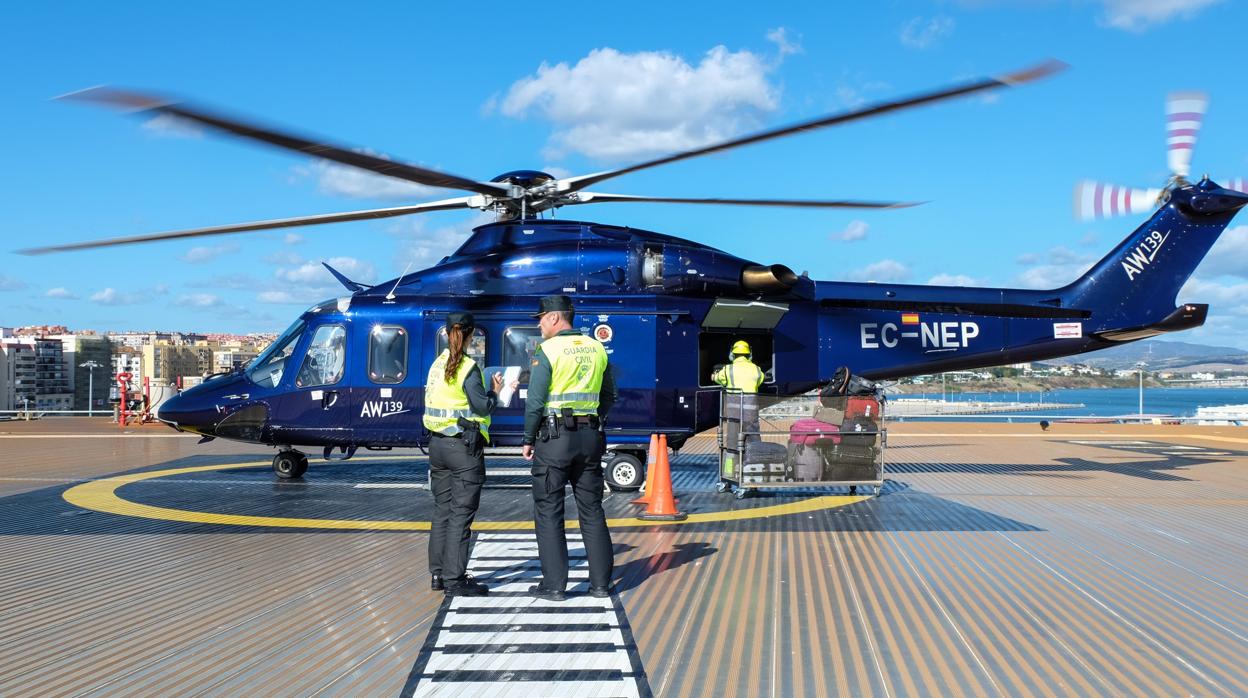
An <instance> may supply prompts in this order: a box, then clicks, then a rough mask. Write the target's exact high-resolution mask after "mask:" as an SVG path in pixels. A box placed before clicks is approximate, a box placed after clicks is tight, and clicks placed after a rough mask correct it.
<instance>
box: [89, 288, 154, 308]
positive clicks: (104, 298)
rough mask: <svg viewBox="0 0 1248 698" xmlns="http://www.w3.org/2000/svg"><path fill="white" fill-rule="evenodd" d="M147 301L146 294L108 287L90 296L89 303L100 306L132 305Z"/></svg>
mask: <svg viewBox="0 0 1248 698" xmlns="http://www.w3.org/2000/svg"><path fill="white" fill-rule="evenodd" d="M145 300H147V294H145V293H143V292H141V291H129V292H127V291H118V290H117V289H115V288H113V287H111V286H109V287H108V288H104V289H101V290H99V291H96V292H95V293H93V294H91V302H92V303H98V304H100V305H134V304H135V303H142V302H143V301H145Z"/></svg>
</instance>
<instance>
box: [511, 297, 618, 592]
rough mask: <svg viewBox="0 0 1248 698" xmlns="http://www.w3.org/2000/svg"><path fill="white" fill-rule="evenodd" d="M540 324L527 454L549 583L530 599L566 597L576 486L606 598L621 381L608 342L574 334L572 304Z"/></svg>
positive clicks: (551, 304) (544, 306)
mask: <svg viewBox="0 0 1248 698" xmlns="http://www.w3.org/2000/svg"><path fill="white" fill-rule="evenodd" d="M533 317H535V318H539V321H538V322H539V324H540V325H541V330H542V340H543V341H542V343H541V344H540V345H538V349H537V351H536V352H535V353H534V356H533V365H532V366H531V367H530V375H529V392H528V397H527V398H526V399H525V403H524V445H523V454H524V458H525V460H531V461H533V468H532V474H533V520H534V523H535V525H536V529H537V555H538V558H539V559H540V561H541V567H542V581H541V583H539V584H536V585H534V586H532V587H530V588H529V593H530V595H532V596H535V597H537V598H539V599H546V600H551V601H562V600H563V599H564V598H566V597H565V591H566V587H567V582H568V539H567V536H566V535H565V532H564V524H563V502H564V488H565V486H567V485H569V484H571V485H572V495H573V496H574V497H575V498H576V513H577V516H578V518H579V519H580V525H581V536H582V538H583V540H584V544H585V555H586V557H587V558H589V584H590V586H589V593H590V595H591V596H594V597H597V598H606V597H608V596H610V595H611V575H612V572H613V569H612V568H613V565H614V562H613V551H612V549H611V533H610V531H608V530H607V519H606V516H605V515H604V514H603V511H602V487H603V484H602V453H603V450H604V449H605V448H606V438H605V436H604V435H603V422H604V420H605V419H606V417H607V412H608V411H610V409H611V405H612V404H614V403H615V396H616V391H615V380H614V378H613V377H612V375H611V370H610V367H609V366H608V365H607V352H606V349H605V348H604V347H603V346H602V343H601V342H599V341H598V340H596V339H593V338H592V337H586V336H585V335H583V334H581V333H580V332H578V331H576V330H575V329H573V328H572V318H573V308H572V299H571V298H568V297H567V296H546V297H545V298H543V299H542V300H541V304H540V306H539V309H538V312H537V313H535V314H534V315H533Z"/></svg>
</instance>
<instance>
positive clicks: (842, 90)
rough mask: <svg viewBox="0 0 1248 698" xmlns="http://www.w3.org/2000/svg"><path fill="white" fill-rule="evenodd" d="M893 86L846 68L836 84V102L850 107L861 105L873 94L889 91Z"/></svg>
mask: <svg viewBox="0 0 1248 698" xmlns="http://www.w3.org/2000/svg"><path fill="white" fill-rule="evenodd" d="M891 87H892V86H891V85H889V84H888V83H887V82H882V81H880V80H871V79H868V78H866V77H864V76H863V75H861V74H858V73H851V72H850V71H848V70H845V71H842V72H841V77H840V79H839V80H838V82H837V85H836V102H837V103H838V104H840V105H841V106H843V107H848V108H850V109H853V108H855V107H861V106H862V105H864V104H866V103H867V100H868V99H869V98H870V97H871V96H873V95H876V94H879V93H882V92H887V91H888V90H889V89H890V88H891Z"/></svg>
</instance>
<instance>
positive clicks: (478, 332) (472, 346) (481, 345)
mask: <svg viewBox="0 0 1248 698" xmlns="http://www.w3.org/2000/svg"><path fill="white" fill-rule="evenodd" d="M434 341H435V343H436V346H437V353H438V354H439V355H441V354H442V352H443V351H444V350H445V349H446V347H447V341H446V328H445V327H439V328H438V336H437V338H436V339H435V340H434ZM485 347H486V344H485V330H483V329H481V328H480V327H476V328H473V330H472V339H470V340H468V350H467V351H466V352H465V353H467V354H468V356H470V357H472V360H473V361H476V362H477V365H478V366H480V367H481V370H482V371H484V370H485Z"/></svg>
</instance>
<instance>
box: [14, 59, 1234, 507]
mask: <svg viewBox="0 0 1248 698" xmlns="http://www.w3.org/2000/svg"><path fill="white" fill-rule="evenodd" d="M1059 68H1060V65H1056V64H1053V63H1046V64H1043V65H1040V66H1037V67H1034V68H1030V69H1028V70H1024V71H1019V72H1015V73H1011V74H1007V75H1003V76H999V77H992V78H986V79H982V80H978V81H974V82H970V83H966V84H962V85H958V86H955V87H952V88H948V89H942V90H937V91H933V92H929V93H925V94H920V95H917V96H913V97H908V98H905V99H899V100H895V101H890V102H883V103H879V104H875V105H871V106H868V107H865V108H862V109H857V110H853V111H850V112H846V113H841V114H836V115H833V116H828V117H823V118H819V119H814V120H810V121H806V122H803V123H799V124H795V125H791V126H786V127H783V128H777V129H773V130H769V131H764V132H761V133H756V134H752V135H749V136H745V137H742V138H738V139H735V140H731V141H726V142H723V143H718V144H715V145H712V146H708V147H704V148H698V149H694V150H689V151H686V152H682V153H678V154H675V155H670V156H667V157H663V158H659V159H656V160H651V161H648V162H643V163H640V164H636V165H632V166H629V167H624V168H621V169H616V170H611V171H607V172H600V173H596V174H590V175H583V176H573V177H567V178H563V179H560V178H556V177H553V176H551V175H549V174H546V173H543V172H537V171H532V170H518V171H513V172H508V173H506V174H503V175H500V176H498V177H495V178H494V179H493V180H491V181H489V182H482V181H477V180H473V179H469V178H464V177H458V176H455V175H450V174H446V173H444V172H438V171H435V170H430V169H427V168H423V167H418V166H414V165H409V164H404V163H401V162H396V161H391V160H386V159H382V158H379V157H375V156H372V155H368V154H365V153H361V152H357V151H353V150H351V149H349V148H345V147H341V146H335V145H330V144H326V143H324V142H320V141H317V140H312V139H307V138H302V137H298V136H292V135H290V134H288V133H284V132H279V131H276V130H272V129H269V128H264V127H259V126H256V125H254V124H250V123H247V122H245V121H241V120H238V119H234V118H228V117H225V116H221V115H219V114H216V113H212V112H209V111H206V110H203V109H199V108H196V107H192V106H188V105H186V104H184V103H175V102H169V101H165V100H161V99H157V98H153V97H150V96H146V95H142V94H136V93H132V92H122V91H117V90H112V89H103V88H96V89H92V90H89V91H86V92H82V93H76V94H74V95H71V97H73V98H76V99H81V100H88V101H91V102H96V103H104V104H107V105H111V106H118V107H123V108H127V109H130V110H134V111H139V112H143V113H153V112H155V113H159V114H166V115H170V116H174V117H178V118H181V119H187V120H191V121H194V122H196V123H198V124H201V125H204V126H207V127H210V128H212V129H216V130H219V131H222V132H225V133H228V134H232V135H235V136H238V137H242V138H246V139H249V140H253V141H259V142H262V143H266V144H270V145H274V146H278V147H281V148H285V149H289V150H294V151H297V152H302V153H305V154H308V155H311V156H314V157H318V158H323V159H327V160H332V161H335V162H338V163H342V164H346V165H351V166H354V167H359V168H362V169H365V170H369V171H371V172H375V173H378V174H382V175H387V176H391V177H396V178H399V179H403V180H407V181H411V182H418V183H421V184H425V185H430V186H436V187H444V188H452V189H460V190H463V191H467V192H471V194H470V195H468V196H462V197H458V198H452V199H444V200H440V201H432V202H426V203H418V204H414V205H410V206H399V207H393V208H384V209H372V210H365V211H353V212H348V213H336V214H325V215H317V216H307V217H299V218H287V219H281V220H270V221H261V222H253V223H245V224H239V225H227V226H219V227H211V228H199V229H194V230H184V231H175V232H166V233H157V234H151V235H142V236H134V237H126V238H113V239H107V240H97V241H89V242H81V243H74V244H68V245H60V246H55V247H45V248H38V249H34V250H26V251H25V252H28V253H44V252H53V251H65V250H75V249H88V248H96V247H103V246H111V245H124V244H133V243H141V242H149V241H154V240H167V239H177V238H190V237H199V236H210V235H219V234H225V233H237V232H244V231H255V230H268V229H274V228H285V227H291V226H301V225H315V224H323V223H333V222H340V221H353V220H363V219H371V218H385V217H391V216H402V215H408V214H415V213H426V212H431V211H439V210H450V209H464V208H477V209H482V210H487V211H492V212H494V213H496V214H498V220H497V221H496V222H492V223H489V224H486V225H482V226H480V227H478V228H476V229H475V230H474V231H473V233H472V235H471V236H470V237H469V238H468V239H467V240H466V241H465V242H464V243H463V245H462V246H461V247H460V248H459V249H458V250H456V251H455V252H454V253H453V254H451V255H449V256H448V257H446V258H444V259H442V260H441V261H440V262H439V263H438V264H436V265H434V266H433V267H430V268H428V269H424V270H420V271H415V272H412V273H405V274H403V275H401V276H399V277H398V278H396V279H391V280H388V281H385V282H383V283H380V284H377V285H373V286H365V285H363V284H359V283H356V282H354V281H352V280H350V279H348V278H346V277H345V276H343V275H342V274H341V273H339V272H338V271H336V270H334V269H332V268H329V271H330V272H331V273H332V274H333V275H334V276H335V277H336V278H337V279H338V280H339V281H340V282H341V283H342V285H343V286H344V287H345V289H346V293H345V294H344V295H343V296H342V297H340V298H336V299H331V300H328V301H325V302H323V303H320V304H318V305H316V306H314V307H312V308H310V309H308V310H307V311H306V312H304V313H303V314H302V315H301V316H300V317H299V318H298V319H297V320H296V321H295V322H294V323H293V324H292V325H291V326H290V327H289V328H288V329H287V330H286V331H285V332H283V333H282V334H281V336H279V337H278V338H277V340H276V341H274V342H273V344H272V345H271V346H269V347H268V348H267V349H266V350H265V351H264V352H263V353H262V354H261V355H260V356H258V357H257V358H256V359H255V360H253V361H252V362H251V363H250V364H248V365H247V366H246V367H244V368H242V369H237V370H235V371H233V372H231V373H228V374H224V375H217V376H214V377H211V378H210V379H209V380H206V381H205V382H204V383H202V384H201V385H198V386H195V387H193V388H190V389H188V390H186V391H184V392H182V393H181V394H179V395H177V396H176V397H174V398H172V399H170V400H168V401H167V402H165V403H164V404H163V405H162V406H161V407H160V410H159V418H160V419H161V420H162V421H164V422H166V423H167V424H169V425H170V426H171V427H173V428H175V429H178V430H180V431H189V432H194V433H198V434H201V435H203V437H204V439H205V440H208V439H212V438H225V439H233V440H239V441H245V442H253V443H260V444H267V445H272V446H276V447H278V449H279V452H278V453H277V455H276V456H275V457H274V460H273V467H274V471H275V472H276V474H277V475H278V476H280V477H283V478H290V477H299V476H301V475H302V474H303V473H304V472H305V471H306V469H307V467H308V459H307V457H306V455H305V454H304V453H303V452H302V451H300V450H299V449H300V448H305V449H307V448H321V449H323V455H324V456H325V457H326V458H328V459H346V458H350V457H351V456H352V455H353V454H354V453H355V452H356V451H357V449H359V448H365V449H390V448H394V447H412V446H420V445H422V444H423V443H424V442H425V441H426V439H427V434H425V433H423V429H422V427H421V422H420V418H421V414H422V396H423V389H424V380H425V377H426V371H427V369H428V366H429V365H430V363H431V362H432V361H433V360H434V358H435V357H436V356H437V355H438V354H439V353H440V352H441V351H442V349H443V348H444V347H445V343H446V338H445V331H444V329H443V326H444V322H445V318H446V314H447V313H448V312H451V311H457V310H469V311H471V312H472V313H473V314H474V315H475V316H476V319H477V324H478V327H477V329H476V335H475V336H474V338H473V342H472V344H471V347H470V351H469V353H470V354H471V355H472V356H473V357H474V359H476V361H477V362H478V363H480V364H481V365H483V366H500V367H506V366H516V367H526V366H529V365H530V360H531V357H532V355H533V352H534V350H535V348H536V346H537V344H538V342H539V341H540V333H539V331H538V328H537V326H536V323H535V322H534V321H533V320H532V319H531V318H530V317H529V313H530V312H532V309H533V308H534V307H536V305H537V299H538V298H539V297H541V296H544V295H547V294H567V295H571V296H573V297H574V299H575V302H576V305H577V321H578V322H579V324H580V328H581V329H582V330H583V331H584V332H585V333H587V334H590V335H592V336H594V337H596V338H598V339H599V340H601V341H602V342H603V343H604V344H605V345H606V347H607V348H608V351H609V352H610V353H611V354H612V359H611V360H612V364H613V365H614V367H615V371H616V383H617V386H618V387H619V401H618V402H617V404H616V406H615V408H614V410H613V411H612V413H611V419H610V421H609V424H608V425H607V436H608V443H609V451H608V456H607V458H606V460H605V462H604V467H605V468H606V473H607V481H608V483H609V484H610V485H611V486H612V487H615V488H620V489H631V488H636V487H638V486H640V484H641V482H642V481H643V479H644V476H645V472H644V463H645V449H646V447H647V444H648V441H649V438H650V435H651V434H652V433H654V432H656V431H657V432H663V433H666V434H667V436H668V443H669V444H671V445H672V446H673V447H676V448H679V447H680V446H681V445H682V444H683V442H684V441H685V440H686V439H687V438H689V437H690V436H692V435H693V434H696V433H698V432H701V431H704V430H706V429H708V428H711V427H714V426H715V425H716V424H717V421H718V419H719V390H718V387H717V386H715V385H714V383H713V382H712V380H711V374H712V372H713V371H714V369H715V368H716V367H717V365H719V364H721V363H723V362H724V361H725V360H726V357H727V356H728V354H729V349H730V347H731V345H732V344H733V342H735V341H737V340H741V339H744V340H746V341H748V342H749V343H750V346H751V347H753V354H754V360H755V362H756V363H758V364H759V365H760V366H761V367H762V368H763V369H764V370H765V371H766V383H765V388H764V389H765V390H770V391H774V392H777V393H780V394H797V393H801V392H804V391H808V390H811V389H813V388H815V387H817V386H819V385H820V384H822V383H824V382H825V381H826V380H827V379H828V378H830V377H831V376H832V374H833V372H834V371H835V370H836V369H837V368H838V367H840V366H848V367H849V368H850V369H851V370H852V371H853V372H854V373H857V374H859V375H862V376H864V377H867V378H870V379H876V380H880V379H895V378H901V377H905V376H912V375H919V374H927V373H934V372H940V371H949V370H957V369H969V368H977V367H985V366H998V365H1002V364H1009V363H1017V362H1023V361H1034V360H1042V359H1049V358H1054V357H1059V356H1068V355H1072V354H1078V353H1082V352H1088V351H1093V350H1096V349H1102V348H1105V347H1110V346H1114V345H1116V344H1120V343H1123V342H1129V341H1134V340H1138V339H1142V338H1145V337H1152V336H1155V335H1158V334H1161V333H1165V332H1175V331H1179V330H1184V329H1188V328H1191V327H1197V326H1199V325H1201V324H1202V323H1203V322H1204V320H1205V316H1206V313H1207V310H1208V306H1207V305H1197V304H1185V305H1181V306H1178V307H1176V305H1175V301H1176V295H1177V293H1178V291H1179V289H1180V287H1181V286H1182V285H1183V283H1184V282H1185V281H1186V280H1187V278H1188V277H1189V276H1190V275H1191V273H1192V272H1193V270H1194V269H1195V268H1196V265H1197V264H1198V263H1199V262H1200V260H1201V259H1202V258H1203V257H1204V255H1205V253H1206V252H1207V251H1208V250H1209V248H1210V247H1211V246H1212V245H1213V243H1214V242H1215V241H1216V240H1217V238H1218V236H1219V234H1221V232H1222V231H1223V230H1224V229H1225V228H1226V226H1227V224H1228V223H1229V222H1230V221H1231V219H1232V218H1233V217H1234V215H1235V213H1236V212H1237V211H1238V210H1239V209H1240V208H1241V207H1242V206H1244V205H1245V204H1246V203H1248V196H1246V195H1245V194H1243V193H1240V192H1237V191H1233V190H1230V189H1225V188H1222V187H1220V186H1218V185H1216V184H1214V183H1213V182H1211V181H1209V180H1208V179H1203V180H1201V181H1199V182H1197V183H1195V184H1192V183H1189V182H1188V181H1187V180H1186V179H1184V178H1183V177H1181V176H1179V177H1176V178H1174V179H1172V181H1171V182H1170V183H1169V184H1168V185H1167V187H1166V188H1165V189H1164V190H1163V191H1161V192H1160V195H1159V196H1160V200H1159V203H1160V207H1159V209H1158V210H1157V211H1156V212H1155V213H1153V214H1152V216H1151V217H1150V218H1149V219H1148V220H1147V221H1146V222H1145V223H1144V224H1143V225H1141V226H1140V227H1139V228H1137V229H1136V230H1135V231H1133V232H1132V233H1131V234H1130V235H1129V236H1127V238H1126V239H1124V240H1123V241H1122V242H1121V243H1119V244H1118V246H1116V247H1115V248H1114V249H1113V250H1112V251H1111V252H1110V253H1109V254H1108V255H1106V256H1105V258H1104V259H1102V260H1101V261H1100V262H1098V263H1097V264H1096V265H1094V266H1093V267H1092V268H1091V269H1090V270H1088V272H1087V273H1086V274H1084V275H1083V276H1082V277H1080V278H1079V279H1076V280H1075V281H1073V282H1072V283H1070V284H1068V285H1066V286H1063V287H1061V288H1057V289H1052V290H1045V291H1037V290H1024V289H1008V288H964V287H953V286H917V285H901V284H882V283H846V282H836V281H816V280H814V279H811V278H809V277H808V276H806V275H805V274H802V275H799V274H796V273H794V272H793V271H792V270H791V269H789V268H788V267H785V266H783V265H780V264H771V265H767V264H760V263H757V262H755V261H753V260H747V259H742V258H740V257H737V256H735V255H732V254H730V253H727V252H724V251H722V250H719V249H716V248H713V247H710V246H708V245H704V244H701V243H698V242H694V241H691V240H685V239H681V238H678V237H673V236H670V235H664V234H661V233H656V232H650V231H645V230H638V229H635V228H629V227H622V226H615V225H603V224H598V223H590V222H578V221H570V220H562V219H560V220H555V219H552V218H543V217H542V214H543V213H544V212H547V211H550V210H553V209H555V208H559V207H565V206H571V205H579V204H586V203H606V202H621V201H628V202H669V203H689V204H726V205H750V206H798V207H822V208H889V207H896V206H903V205H909V204H903V203H896V202H869V201H839V200H837V201H797V200H785V199H718V198H707V199H691V198H673V197H657V196H630V195H621V194H611V193H602V192H596V191H589V190H588V187H591V186H593V185H596V184H598V183H600V182H603V181H605V180H608V179H611V178H615V177H618V176H621V175H624V174H628V173H632V172H637V171H639V170H643V169H648V168H651V167H657V166H659V165H664V164H668V163H672V162H677V161H679V160H684V159H688V158H692V157H697V156H700V155H706V154H709V153H715V152H722V151H725V150H728V149H731V148H736V147H740V146H743V145H748V144H752V143H758V142H761V141H766V140H771V139H775V138H780V137H783V136H787V135H791V134H794V133H799V132H803V131H810V130H814V129H818V128H825V127H829V126H834V125H839V124H844V123H848V122H851V121H856V120H861V119H864V118H867V117H871V116H876V115H880V114H885V113H889V112H894V111H899V110H902V109H908V108H912V107H916V106H920V105H924V104H931V103H934V102H939V101H942V100H947V99H952V98H956V97H961V96H966V95H972V94H980V93H984V92H987V91H990V90H995V89H1000V88H1005V87H1009V86H1013V85H1018V84H1021V83H1024V82H1028V81H1031V80H1034V79H1037V78H1040V77H1043V76H1046V75H1048V74H1050V73H1052V72H1054V71H1055V70H1057V69H1059ZM326 266H327V268H328V265H326ZM525 378H526V377H525V376H524V375H523V374H521V375H520V377H519V382H520V384H521V389H520V395H519V398H520V399H519V400H513V401H512V403H511V405H510V406H509V407H505V408H501V409H499V410H498V411H497V412H496V413H495V416H494V422H493V425H492V427H491V429H490V434H491V437H492V439H493V444H494V445H495V446H504V447H506V446H514V445H518V444H519V442H520V438H521V435H522V434H521V431H522V422H523V414H522V411H523V385H524V383H525Z"/></svg>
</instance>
